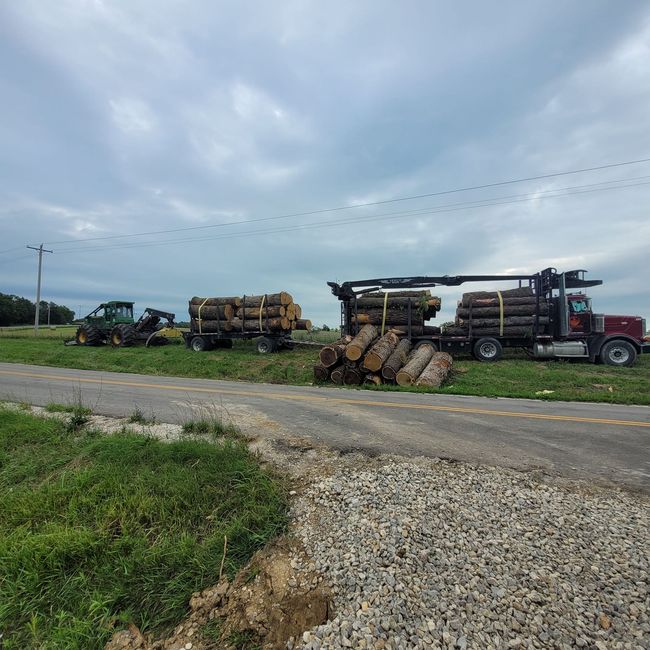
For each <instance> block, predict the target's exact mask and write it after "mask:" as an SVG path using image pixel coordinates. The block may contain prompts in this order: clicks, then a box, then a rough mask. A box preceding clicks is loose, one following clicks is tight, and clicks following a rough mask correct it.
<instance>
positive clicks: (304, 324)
mask: <svg viewBox="0 0 650 650" xmlns="http://www.w3.org/2000/svg"><path fill="white" fill-rule="evenodd" d="M293 323H295V324H296V327H295V329H297V330H306V331H307V332H310V331H311V325H312V323H311V321H310V320H309V319H307V318H301V319H300V320H295V321H293Z"/></svg>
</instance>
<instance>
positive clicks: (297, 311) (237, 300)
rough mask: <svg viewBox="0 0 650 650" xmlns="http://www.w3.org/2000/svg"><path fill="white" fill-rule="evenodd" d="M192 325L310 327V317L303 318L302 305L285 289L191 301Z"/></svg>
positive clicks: (212, 328) (209, 329)
mask: <svg viewBox="0 0 650 650" xmlns="http://www.w3.org/2000/svg"><path fill="white" fill-rule="evenodd" d="M189 314H190V321H191V325H192V329H193V330H194V331H197V332H202V333H206V334H212V333H216V332H260V333H264V332H273V333H283V332H284V333H287V334H288V333H290V332H291V331H292V330H295V329H298V330H311V325H312V324H311V321H310V320H307V319H303V318H302V309H301V307H300V305H298V304H296V303H294V301H293V297H292V296H291V294H290V293H287V292H286V291H280V292H279V293H268V294H264V295H259V296H242V297H239V296H229V297H227V296H221V297H216V298H199V297H198V296H194V297H193V298H192V299H191V300H190V302H189Z"/></svg>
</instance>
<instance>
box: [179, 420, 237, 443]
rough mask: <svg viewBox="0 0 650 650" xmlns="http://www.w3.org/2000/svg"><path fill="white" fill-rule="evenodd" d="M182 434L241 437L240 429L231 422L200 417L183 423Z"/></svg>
mask: <svg viewBox="0 0 650 650" xmlns="http://www.w3.org/2000/svg"><path fill="white" fill-rule="evenodd" d="M182 428H183V434H185V435H188V436H198V437H201V436H209V437H211V438H213V439H215V440H218V439H219V438H238V439H243V435H242V433H241V431H240V430H239V429H238V428H237V427H235V426H234V425H232V424H228V423H225V422H224V421H223V420H220V419H213V418H201V419H199V420H190V421H189V422H185V423H184V424H183V427H182Z"/></svg>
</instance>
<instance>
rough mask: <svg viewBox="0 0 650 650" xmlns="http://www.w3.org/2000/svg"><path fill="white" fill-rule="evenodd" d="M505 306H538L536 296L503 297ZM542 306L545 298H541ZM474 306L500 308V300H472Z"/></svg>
mask: <svg viewBox="0 0 650 650" xmlns="http://www.w3.org/2000/svg"><path fill="white" fill-rule="evenodd" d="M501 298H502V300H503V304H504V305H512V306H515V305H535V304H537V298H536V297H535V296H523V297H519V298H518V297H516V296H515V297H513V298H508V297H507V296H505V297H504V296H501ZM539 302H540V304H541V303H543V302H545V301H544V298H542V297H541V296H540V299H539ZM472 305H473V306H474V307H475V308H476V307H498V306H499V299H498V298H474V299H473V300H472Z"/></svg>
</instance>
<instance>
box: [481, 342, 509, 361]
mask: <svg viewBox="0 0 650 650" xmlns="http://www.w3.org/2000/svg"><path fill="white" fill-rule="evenodd" d="M502 354H503V347H501V343H499V341H497V339H493V338H490V337H486V338H483V339H479V340H478V341H476V343H475V344H474V357H475V358H476V359H477V360H478V361H498V360H499V359H500V358H501V355H502Z"/></svg>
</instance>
